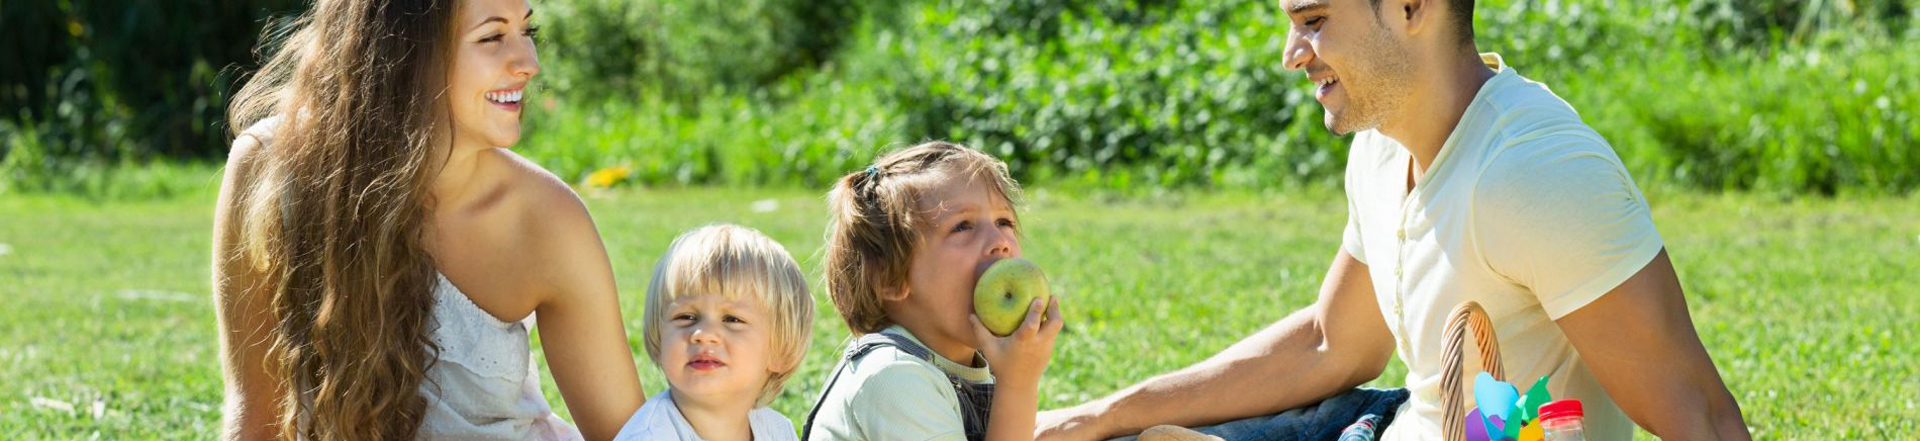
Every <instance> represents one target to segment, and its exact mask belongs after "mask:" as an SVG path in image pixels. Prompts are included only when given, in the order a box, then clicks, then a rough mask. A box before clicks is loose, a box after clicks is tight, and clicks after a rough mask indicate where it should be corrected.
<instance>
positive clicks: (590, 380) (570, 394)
mask: <svg viewBox="0 0 1920 441" xmlns="http://www.w3.org/2000/svg"><path fill="white" fill-rule="evenodd" d="M541 187H544V188H543V189H542V190H539V191H536V192H534V193H536V194H541V195H543V197H539V198H536V199H535V200H534V202H532V204H531V205H529V208H531V210H530V211H528V212H527V213H529V215H530V216H534V217H533V218H530V219H529V223H528V225H530V226H532V228H531V230H532V231H530V233H532V234H530V235H529V236H528V238H529V239H531V240H529V241H527V242H525V243H528V244H530V245H531V247H530V248H531V249H530V250H529V251H531V252H530V253H529V255H527V256H525V257H526V258H525V262H526V263H527V264H528V265H527V266H526V267H525V268H526V269H527V270H528V271H527V272H526V273H525V274H524V275H525V276H527V277H532V278H534V282H535V283H537V284H538V286H545V287H548V288H547V289H544V290H542V291H543V292H541V293H540V294H541V297H542V298H541V300H540V302H539V304H538V306H536V307H535V312H536V313H537V314H538V317H539V320H538V323H539V327H540V343H541V347H542V348H543V349H542V350H543V351H544V352H545V354H546V359H547V365H548V367H549V368H551V369H552V371H553V381H554V384H555V385H556V386H559V388H560V395H561V397H562V398H564V399H565V400H566V402H567V408H568V409H569V410H571V411H572V414H573V420H574V423H575V424H577V425H579V427H580V432H581V434H583V435H586V437H587V439H591V440H601V439H612V438H613V436H614V435H615V434H616V433H618V432H619V431H620V426H622V425H624V424H625V423H626V422H627V419H628V418H630V417H632V416H633V412H634V411H635V410H638V409H639V408H640V405H641V403H642V402H643V401H645V400H646V392H645V391H644V390H642V388H641V386H640V376H639V373H638V372H637V371H636V370H635V369H634V363H633V358H634V357H633V349H632V347H631V346H628V343H627V342H628V340H627V331H626V328H625V327H624V325H623V322H622V321H621V318H620V302H619V298H618V295H619V293H618V291H617V290H616V289H615V287H614V279H613V270H612V266H611V264H610V263H609V261H608V259H607V251H606V247H605V246H604V245H603V244H602V243H601V240H600V233H599V232H598V230H597V229H595V227H594V224H593V219H592V218H591V217H589V215H588V214H587V208H586V205H585V204H583V203H581V201H580V198H579V196H578V195H575V194H574V193H573V191H572V190H571V189H569V188H567V187H566V185H565V184H563V183H560V182H559V181H558V180H552V181H550V182H546V183H545V184H542V185H541Z"/></svg>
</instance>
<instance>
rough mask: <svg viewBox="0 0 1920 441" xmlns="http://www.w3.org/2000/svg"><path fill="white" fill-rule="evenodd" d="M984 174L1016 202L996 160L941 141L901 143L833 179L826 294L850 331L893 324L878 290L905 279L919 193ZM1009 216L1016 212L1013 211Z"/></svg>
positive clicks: (919, 218) (916, 241) (919, 217)
mask: <svg viewBox="0 0 1920 441" xmlns="http://www.w3.org/2000/svg"><path fill="white" fill-rule="evenodd" d="M955 177H964V178H968V179H981V178H984V179H985V180H986V182H987V184H988V185H989V187H990V188H991V189H992V191H993V192H994V193H995V194H996V195H998V196H1000V197H1001V198H1002V199H1004V200H1006V201H1007V204H1008V205H1009V206H1014V205H1018V202H1019V199H1020V184H1019V183H1017V182H1014V180H1013V178H1012V177H1010V176H1008V175H1007V164H1006V163H1004V162H1000V160H999V159H994V157H992V156H989V155H987V154H985V153H981V152H979V151H977V150H974V149H971V148H967V147H966V146H962V145H959V144H953V143H947V142H939V141H935V142H928V143H925V144H920V145H916V146H912V147H907V148H905V149H901V150H898V151H895V152H892V153H889V154H887V155H885V156H882V157H881V158H880V159H879V160H877V161H874V164H873V166H871V167H868V168H867V169H866V170H862V171H856V172H853V173H851V174H848V175H846V176H845V177H842V178H840V180H839V181H838V182H836V183H835V184H834V186H833V190H832V191H830V192H829V193H827V204H828V213H829V214H828V216H829V220H828V225H827V239H826V241H827V244H826V266H827V267H826V280H825V283H824V284H825V288H826V290H827V297H828V298H830V299H832V300H833V306H834V309H836V310H838V311H839V312H840V318H841V319H842V320H845V321H846V322H847V327H849V328H852V329H853V331H854V332H855V333H860V334H866V333H872V332H879V331H880V330H881V329H885V328H886V327H888V326H891V325H893V324H894V322H893V319H892V318H890V317H888V316H887V313H886V311H885V310H884V309H883V308H882V301H881V297H882V294H884V293H885V292H884V291H885V290H889V289H898V288H899V287H901V286H904V285H905V284H906V281H907V269H908V268H910V267H911V266H912V262H911V260H912V259H913V252H914V250H915V249H918V248H919V246H920V228H921V227H922V225H923V224H924V223H925V222H926V221H929V220H931V219H923V218H924V217H925V216H923V214H924V213H922V207H921V202H922V201H921V197H922V196H924V195H926V194H928V193H930V192H932V191H933V188H934V187H935V186H937V185H939V184H940V183H943V182H945V180H946V179H948V178H955ZM1015 216H1016V217H1017V216H1018V214H1017V213H1016V214H1015Z"/></svg>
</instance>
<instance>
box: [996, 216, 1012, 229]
mask: <svg viewBox="0 0 1920 441" xmlns="http://www.w3.org/2000/svg"><path fill="white" fill-rule="evenodd" d="M993 223H994V225H998V226H1000V227H1002V228H1013V219H1007V218H1000V219H998V220H995V221H993Z"/></svg>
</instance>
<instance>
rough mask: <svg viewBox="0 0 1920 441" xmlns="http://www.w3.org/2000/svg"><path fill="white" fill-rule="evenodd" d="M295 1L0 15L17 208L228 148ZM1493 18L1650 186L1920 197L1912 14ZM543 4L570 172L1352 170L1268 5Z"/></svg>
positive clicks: (1328, 176)
mask: <svg viewBox="0 0 1920 441" xmlns="http://www.w3.org/2000/svg"><path fill="white" fill-rule="evenodd" d="M282 3H286V2H274V1H266V0H261V1H256V2H252V3H248V4H247V5H246V6H245V7H237V8H235V7H227V8H207V9H208V10H212V11H214V12H212V13H211V14H212V15H208V14H209V13H206V12H202V11H201V9H196V8H188V7H182V6H180V5H173V4H169V5H167V6H168V7H162V6H159V5H152V4H147V3H145V2H126V1H124V0H121V1H117V2H108V3H106V4H103V3H99V2H93V3H83V2H66V1H56V2H34V3H22V2H4V3H0V12H3V13H4V14H0V27H7V28H8V29H11V30H17V32H15V33H16V34H18V35H27V36H30V38H21V39H7V40H5V41H0V48H6V49H7V50H10V51H13V52H15V54H11V55H12V56H8V55H9V54H0V59H8V60H19V61H20V63H15V64H6V63H0V99H4V100H5V103H4V104H5V106H0V109H7V110H8V111H10V112H12V113H11V114H7V115H0V141H4V142H5V143H6V145H5V146H4V148H5V150H0V156H3V157H4V158H0V179H4V180H5V181H4V182H0V190H3V189H5V188H24V189H55V190H56V191H57V189H63V188H87V187H86V186H76V185H66V184H58V183H49V182H41V181H59V180H62V179H70V178H69V176H72V175H75V173H69V172H68V171H69V170H80V169H85V168H88V167H97V166H100V164H105V166H107V167H115V166H121V165H118V164H145V163H147V162H148V160H149V158H155V157H163V158H182V157H185V158H197V157H217V153H218V152H221V151H223V150H224V138H225V128H224V127H221V125H220V123H219V115H220V111H221V110H222V108H223V107H224V106H225V94H226V93H228V92H229V91H231V90H232V89H233V87H234V85H233V84H232V81H233V78H234V76H233V75H231V73H233V72H240V71H244V70H245V69H246V67H244V66H247V65H249V64H250V62H251V60H252V58H251V57H249V56H247V52H246V50H247V49H250V48H251V46H252V44H253V38H254V37H255V36H256V35H257V34H258V27H259V26H260V25H262V24H263V23H265V21H264V20H263V17H266V16H267V13H268V12H270V11H277V10H278V9H275V8H277V7H280V6H281V4H282ZM1477 3H1478V6H1477V7H1478V10H1477V12H1476V27H1475V29H1476V33H1477V34H1478V41H1479V43H1480V47H1481V49H1482V50H1488V51H1497V52H1500V53H1501V54H1503V55H1505V57H1506V59H1507V60H1508V61H1509V62H1510V63H1511V64H1513V65H1514V66H1516V67H1517V68H1518V69H1520V71H1521V72H1522V73H1523V74H1525V75H1527V76H1528V77H1530V78H1533V79H1536V80H1539V81H1541V82H1544V83H1546V84H1548V85H1549V86H1551V87H1552V88H1553V89H1554V90H1555V91H1556V92H1557V93H1559V94H1561V96H1563V97H1565V98H1566V99H1567V100H1568V101H1569V102H1570V103H1571V104H1573V106H1574V107H1575V108H1576V109H1579V110H1580V111H1581V112H1582V114H1583V115H1584V116H1585V118H1586V120H1587V121H1588V122H1589V123H1590V124H1592V125H1593V126H1594V127H1595V129H1597V130H1598V131H1600V133H1601V134H1602V135H1605V136H1607V137H1608V139H1610V140H1612V141H1613V143H1614V145H1615V148H1616V149H1617V150H1618V151H1619V152H1620V155H1621V157H1622V159H1623V160H1625V161H1626V163H1627V164H1628V166H1629V168H1630V169H1631V171H1632V172H1633V173H1634V175H1635V176H1636V178H1637V179H1640V180H1641V181H1642V182H1643V185H1669V184H1671V185H1681V186H1689V187H1696V188H1706V189H1714V190H1722V189H1725V190H1759V191H1768V192H1804V193H1816V194H1834V193H1845V192H1872V193H1880V192H1909V191H1916V190H1920V173H1915V172H1913V170H1916V169H1920V155H1916V154H1915V153H1914V152H1913V146H1914V140H1915V138H1916V136H1917V135H1916V133H1920V128H1916V124H1920V122H1916V117H1915V115H1914V113H1915V111H1914V109H1916V108H1920V84H1916V80H1915V79H1914V77H1913V75H1912V74H1911V72H1916V71H1920V69H1917V68H1920V66H1916V64H1920V55H1916V54H1915V53H1914V52H1913V51H1911V50H1907V49H1904V48H1906V47H1911V46H1915V43H1916V42H1920V31H1916V30H1915V29H1914V27H1913V26H1912V17H1913V14H1914V11H1916V7H1917V6H1920V0H1807V1H1786V0H1746V1H1742V0H1649V1H1635V2H1621V1H1613V0H1480V1H1478V2H1477ZM535 7H536V9H538V10H539V11H540V12H538V13H537V17H536V21H537V22H539V23H540V24H542V25H544V26H545V27H546V29H547V31H546V32H545V34H544V35H546V36H547V39H546V40H545V41H543V42H542V43H541V54H542V56H543V58H542V61H543V62H544V64H543V66H544V68H545V72H546V73H545V74H543V75H542V78H541V80H539V81H537V82H536V87H537V89H536V91H535V94H534V95H533V99H534V101H532V103H534V104H535V105H533V106H530V107H529V109H530V116H529V118H530V119H531V121H530V124H529V127H531V130H532V131H531V132H530V133H529V136H527V137H526V138H525V139H526V142H525V143H524V144H525V145H524V146H522V147H520V148H521V149H522V150H523V151H524V152H526V154H527V155H528V156H530V157H532V158H534V159H535V160H536V161H540V162H541V163H542V164H544V165H547V166H548V167H549V168H551V169H553V170H554V171H556V172H558V173H560V174H561V175H563V176H566V177H567V178H568V179H572V180H585V179H586V176H588V175H589V174H591V173H593V172H595V171H598V170H605V169H618V168H622V167H624V170H626V176H627V178H628V179H630V180H634V181H637V182H642V183H648V184H722V185H760V184H767V185H778V184H803V185H810V186H819V185H824V183H825V182H828V181H829V180H831V179H832V178H833V177H835V176H838V175H839V174H841V173H845V172H847V171H851V170H854V169H857V168H858V167H859V166H861V165H862V164H865V163H866V162H867V161H869V160H871V159H872V155H873V154H874V153H875V152H877V151H879V150H882V149H885V148H888V147H892V146H897V145H901V144H907V143H912V142H917V141H922V140H927V139H948V140H954V141H959V142H963V143H967V144H970V145H974V146H977V147H981V148H983V149H986V150H987V151H989V152H991V153H994V154H996V155H999V156H1001V157H1002V158H1005V159H1006V160H1007V161H1008V162H1010V163H1011V164H1012V165H1013V169H1014V171H1015V172H1016V174H1018V175H1019V176H1018V177H1019V178H1021V179H1023V180H1029V181H1037V182H1059V183H1073V184H1075V185H1079V184H1090V185H1096V186H1104V187H1116V188H1128V189H1131V188H1160V187H1169V186H1201V187H1259V188H1269V187H1287V186H1294V185H1330V184H1332V183H1336V182H1338V177H1339V176H1340V173H1341V171H1342V169H1343V167H1344V162H1345V159H1346V158H1345V152H1346V148H1347V147H1346V145H1347V141H1346V140H1345V139H1344V138H1340V137H1335V136H1332V135H1331V134H1330V133H1327V131H1326V130H1325V129H1324V128H1322V127H1321V123H1320V119H1321V109H1320V106H1319V105H1318V103H1315V102H1314V101H1313V100H1312V97H1311V94H1310V93H1309V91H1308V89H1307V87H1306V83H1305V80H1304V78H1302V75H1301V74H1300V73H1298V72H1292V71H1287V70H1285V69H1284V68H1283V66H1282V65H1281V59H1282V51H1283V49H1284V45H1285V36H1286V32H1287V30H1288V26H1289V25H1288V22H1287V19H1286V17H1285V16H1284V14H1283V13H1282V12H1281V11H1279V10H1278V8H1277V3H1276V2H1274V1H1272V0H1082V1H1074V0H920V1H880V0H817V1H808V0H737V1H722V0H662V1H653V2H629V1H624V0H576V1H563V2H536V4H535ZM181 11H193V12H191V13H189V12H181ZM283 12H284V11H283ZM183 14H193V16H192V19H186V18H185V17H186V16H185V15H183ZM281 15H284V13H283V14H281ZM209 17H210V18H209ZM236 23H239V24H236ZM136 51H138V52H140V53H141V54H147V53H148V52H151V53H152V54H154V56H152V57H133V56H131V54H133V53H134V52H136ZM231 66H239V67H237V68H231V69H230V68H229V67H231ZM101 175H104V176H114V175H116V174H115V173H102V174H101ZM89 185H91V184H89Z"/></svg>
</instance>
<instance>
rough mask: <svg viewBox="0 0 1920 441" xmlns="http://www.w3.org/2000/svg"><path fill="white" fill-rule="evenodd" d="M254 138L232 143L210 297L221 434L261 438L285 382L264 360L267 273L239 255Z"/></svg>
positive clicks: (268, 327) (268, 431)
mask: <svg viewBox="0 0 1920 441" xmlns="http://www.w3.org/2000/svg"><path fill="white" fill-rule="evenodd" d="M257 149H258V142H257V141H256V140H255V139H254V138H253V137H252V136H241V137H239V138H238V139H235V140H234V142H233V150H232V152H231V153H229V154H228V158H227V168H226V172H225V174H224V177H223V178H222V181H221V183H220V198H219V202H218V203H216V204H215V205H214V212H213V213H214V214H213V298H214V302H213V304H214V310H215V312H216V316H217V317H218V319H219V321H220V372H221V375H222V376H223V377H224V379H225V380H226V381H225V383H226V392H225V395H226V398H225V401H226V403H225V405H224V407H223V411H222V414H224V415H225V417H224V418H223V420H222V421H221V424H220V426H221V430H220V432H221V436H222V438H223V439H227V440H265V439H274V438H275V437H277V436H278V435H279V433H278V432H279V430H280V428H279V425H278V424H279V422H280V418H279V405H280V403H279V399H280V397H281V396H283V395H284V393H283V392H284V391H283V390H282V388H283V387H285V386H284V385H283V384H282V383H281V378H280V377H279V375H278V372H279V370H278V369H276V368H275V367H274V366H273V365H272V361H271V360H268V359H267V348H268V345H271V344H272V343H273V340H272V331H273V326H274V325H273V311H272V309H271V303H272V302H271V300H272V299H271V297H270V296H271V293H269V292H267V287H266V286H265V283H264V282H265V278H263V277H260V276H259V275H258V274H255V273H254V272H253V271H252V265H250V264H248V263H247V262H244V261H242V260H240V256H241V253H240V252H239V250H240V249H241V248H242V247H243V246H244V244H243V242H242V241H241V236H240V227H241V219H240V217H241V216H242V214H243V212H242V207H241V206H240V204H241V201H240V199H239V197H240V196H239V193H240V191H241V190H242V189H244V188H247V186H249V185H252V181H253V173H252V171H253V168H254V166H253V157H254V155H255V153H254V152H255V151H256V150H257Z"/></svg>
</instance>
